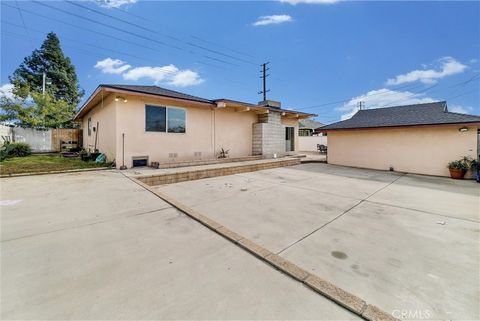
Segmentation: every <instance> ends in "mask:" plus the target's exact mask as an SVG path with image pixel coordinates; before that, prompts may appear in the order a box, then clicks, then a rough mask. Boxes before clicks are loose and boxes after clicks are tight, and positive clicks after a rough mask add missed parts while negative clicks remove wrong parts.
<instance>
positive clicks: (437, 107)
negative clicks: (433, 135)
mask: <svg viewBox="0 0 480 321" xmlns="http://www.w3.org/2000/svg"><path fill="white" fill-rule="evenodd" d="M474 122H480V116H474V115H466V114H460V113H453V112H449V111H448V109H447V102H445V101H440V102H434V103H426V104H416V105H407V106H396V107H386V108H377V109H364V110H359V111H358V112H357V113H356V114H355V115H353V117H352V118H350V119H347V120H344V121H340V122H337V123H333V124H330V125H327V126H324V127H322V128H321V129H322V130H330V129H354V128H375V127H401V126H419V125H442V124H458V123H474Z"/></svg>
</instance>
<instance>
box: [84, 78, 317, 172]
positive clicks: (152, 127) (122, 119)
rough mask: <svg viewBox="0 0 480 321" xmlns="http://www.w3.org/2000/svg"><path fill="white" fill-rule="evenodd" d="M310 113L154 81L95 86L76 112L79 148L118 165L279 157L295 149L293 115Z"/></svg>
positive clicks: (295, 116) (296, 118)
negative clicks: (180, 89)
mask: <svg viewBox="0 0 480 321" xmlns="http://www.w3.org/2000/svg"><path fill="white" fill-rule="evenodd" d="M311 116H312V115H311V114H306V113H301V112H296V111H292V110H285V109H281V108H280V103H278V102H274V101H265V102H261V103H259V105H255V104H249V103H244V102H239V101H234V100H229V99H216V100H209V99H204V98H200V97H195V96H191V95H187V94H184V93H180V92H177V91H173V90H168V89H164V88H161V87H158V86H129V85H100V86H98V88H97V89H96V90H95V92H94V93H93V94H92V95H91V96H90V97H89V98H88V99H87V101H86V102H85V103H84V104H83V106H82V107H81V108H80V110H79V111H78V113H77V115H76V116H75V120H77V121H80V122H81V123H82V127H83V129H84V130H83V133H84V139H83V143H84V147H85V148H86V149H88V150H90V151H93V150H94V149H97V150H98V151H100V152H102V153H104V154H105V155H106V156H107V159H108V160H115V161H116V164H117V167H119V166H120V165H122V163H123V160H124V161H125V165H126V166H127V167H132V166H134V165H144V164H148V163H150V162H152V161H156V162H170V161H177V160H178V161H180V160H192V159H212V158H216V157H217V155H218V153H219V152H220V150H221V149H222V148H223V149H225V150H229V156H230V157H242V156H249V155H264V156H265V157H272V156H273V155H274V154H276V155H278V156H281V155H284V154H287V153H292V152H295V151H297V150H298V120H299V119H302V118H307V117H311Z"/></svg>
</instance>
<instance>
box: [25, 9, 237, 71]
mask: <svg viewBox="0 0 480 321" xmlns="http://www.w3.org/2000/svg"><path fill="white" fill-rule="evenodd" d="M32 2H33V3H35V4H38V5H41V6H44V7H47V8H50V9H53V10H56V11H59V12H63V13H66V14H68V15H71V16H73V17H77V18H80V19H83V20H86V21H89V22H91V23H94V24H98V25H101V26H104V27H107V28H110V29H113V30H116V31H119V32H122V33H125V34H128V35H131V36H134V37H138V38H141V39H143V40H148V41H152V42H154V43H156V44H159V45H161V46H164V47H169V48H173V49H176V50H179V51H182V52H186V53H188V54H195V53H193V52H191V51H187V50H185V49H183V48H180V47H177V46H174V45H170V44H167V43H165V42H163V41H159V40H156V39H153V38H151V37H146V36H144V35H141V34H138V33H135V32H131V31H128V30H124V29H121V28H118V27H116V26H112V25H109V24H106V23H103V22H99V21H96V20H94V19H90V18H87V17H84V16H81V15H78V14H75V13H72V12H68V11H66V10H63V9H60V8H57V7H54V6H51V5H49V4H46V3H43V2H38V1H36V0H33V1H32ZM203 57H205V58H209V59H214V60H216V61H218V62H222V63H225V64H229V65H232V66H238V65H236V64H233V63H230V62H227V61H224V60H221V59H216V58H213V57H209V56H206V55H203Z"/></svg>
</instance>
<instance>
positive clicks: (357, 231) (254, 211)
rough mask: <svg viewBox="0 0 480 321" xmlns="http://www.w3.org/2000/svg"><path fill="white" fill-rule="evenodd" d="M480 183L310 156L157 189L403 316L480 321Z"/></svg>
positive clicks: (401, 317)
mask: <svg viewBox="0 0 480 321" xmlns="http://www.w3.org/2000/svg"><path fill="white" fill-rule="evenodd" d="M479 187H480V185H478V184H477V183H475V182H474V181H456V180H451V179H448V178H439V177H428V176H420V175H403V174H398V173H392V172H381V171H374V170H361V169H354V168H346V167H340V166H332V165H326V164H303V165H299V166H293V167H287V168H278V169H272V170H265V171H259V172H253V173H246V174H238V175H233V176H226V177H217V178H211V179H204V180H198V181H190V182H184V183H178V184H172V185H164V186H159V187H157V188H158V189H159V190H160V191H161V192H163V193H166V194H167V195H169V196H172V197H174V198H175V199H177V200H179V201H181V202H182V203H184V204H186V205H188V206H191V207H193V208H194V209H196V210H198V211H199V212H201V213H203V214H204V215H207V216H209V217H211V218H212V219H215V220H216V221H218V222H219V223H220V224H222V225H224V226H226V227H228V228H230V229H232V230H234V231H236V232H237V233H239V234H241V235H243V236H244V237H248V238H250V239H251V240H253V241H255V242H257V243H258V244H260V245H263V246H264V247H266V248H267V249H269V250H270V251H273V252H275V253H277V254H280V255H281V256H283V257H285V258H287V259H289V260H290V261H292V262H294V263H295V264H297V265H299V266H301V267H303V268H304V269H306V270H308V271H310V272H311V273H315V274H317V275H318V276H320V277H322V278H324V279H327V280H328V281H330V282H332V283H334V284H336V285H337V286H339V287H341V288H343V289H345V290H347V291H349V292H351V293H353V294H355V295H357V296H359V297H361V298H363V299H365V300H366V301H368V302H370V303H372V304H375V305H377V306H379V307H380V308H382V309H383V310H384V311H386V312H387V313H391V314H392V315H394V316H395V317H397V318H400V319H412V320H413V319H453V320H479V319H480V312H479V305H478V302H480V289H479V284H480V279H479V273H478V271H479V270H480V263H479V255H480V239H479V235H480V234H479V221H480V188H479Z"/></svg>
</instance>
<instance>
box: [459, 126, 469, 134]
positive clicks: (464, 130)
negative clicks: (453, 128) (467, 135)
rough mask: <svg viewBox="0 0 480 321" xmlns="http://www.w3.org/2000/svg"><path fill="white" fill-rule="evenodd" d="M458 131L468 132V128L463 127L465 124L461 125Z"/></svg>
mask: <svg viewBox="0 0 480 321" xmlns="http://www.w3.org/2000/svg"><path fill="white" fill-rule="evenodd" d="M458 131H459V132H462V133H463V132H468V128H467V127H465V126H463V127H460V128H459V129H458Z"/></svg>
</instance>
